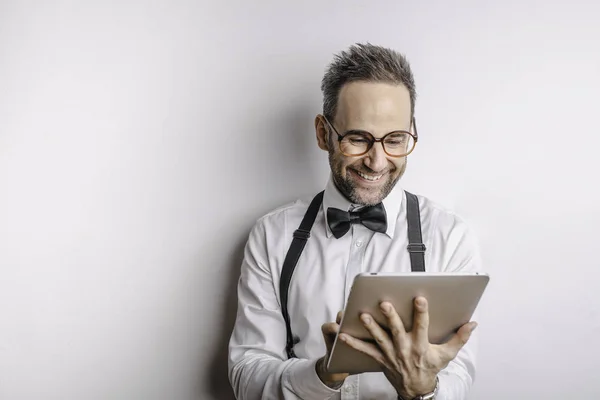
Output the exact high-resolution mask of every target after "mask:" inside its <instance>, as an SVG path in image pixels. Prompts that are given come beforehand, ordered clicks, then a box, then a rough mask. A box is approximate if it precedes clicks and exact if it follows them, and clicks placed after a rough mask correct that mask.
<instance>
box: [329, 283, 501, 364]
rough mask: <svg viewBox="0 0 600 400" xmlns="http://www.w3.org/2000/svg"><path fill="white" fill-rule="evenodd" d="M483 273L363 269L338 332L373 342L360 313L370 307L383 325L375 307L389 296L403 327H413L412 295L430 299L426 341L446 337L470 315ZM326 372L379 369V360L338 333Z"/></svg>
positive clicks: (482, 286) (479, 293)
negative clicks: (366, 271) (366, 270)
mask: <svg viewBox="0 0 600 400" xmlns="http://www.w3.org/2000/svg"><path fill="white" fill-rule="evenodd" d="M488 281H489V276H488V275H487V274H483V273H428V272H408V273H381V274H376V273H363V274H359V275H357V276H356V277H355V278H354V282H353V284H352V288H351V289H350V295H349V296H348V302H347V303H346V308H345V309H344V312H343V316H342V321H341V323H340V332H341V333H347V334H348V335H351V336H353V337H355V338H358V339H362V340H366V341H371V342H374V341H373V339H372V337H371V335H370V334H369V332H368V331H367V330H366V328H365V327H364V326H363V324H362V322H361V320H360V318H359V316H360V315H361V314H362V313H365V312H366V313H369V314H371V315H372V316H373V318H374V319H375V321H377V322H378V323H379V324H380V325H382V327H384V329H387V324H386V318H385V316H384V315H383V313H382V312H381V310H380V308H379V304H381V302H383V301H389V302H390V303H392V304H393V305H394V307H395V308H396V311H397V312H398V314H399V315H400V318H402V321H403V322H404V326H405V328H406V330H407V331H410V330H411V328H412V322H413V307H414V306H413V304H414V299H415V297H418V296H423V297H425V298H426V299H427V301H428V304H429V342H430V343H433V344H441V343H444V342H446V341H447V340H448V339H449V338H450V337H451V336H452V335H453V334H454V333H455V332H456V331H457V330H458V328H460V327H461V326H462V325H464V324H466V323H467V322H469V321H470V319H471V317H472V316H473V313H474V312H475V309H476V308H477V304H478V303H479V300H480V298H481V296H482V295H483V292H484V290H485V288H486V286H487V284H488ZM327 369H328V371H329V372H332V373H337V372H340V373H341V372H347V373H361V372H378V371H381V369H380V367H379V365H378V364H377V362H375V360H373V359H372V358H371V357H369V356H366V355H364V354H363V353H360V352H358V351H356V350H354V349H352V348H351V347H349V346H348V345H347V344H345V343H344V342H342V341H341V340H338V338H337V337H336V339H335V342H334V344H333V348H332V352H331V357H330V358H329V363H328V364H327Z"/></svg>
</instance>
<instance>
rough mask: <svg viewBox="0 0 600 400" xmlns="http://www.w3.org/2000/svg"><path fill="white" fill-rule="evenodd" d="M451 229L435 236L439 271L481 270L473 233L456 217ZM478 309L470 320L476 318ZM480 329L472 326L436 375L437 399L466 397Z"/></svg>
mask: <svg viewBox="0 0 600 400" xmlns="http://www.w3.org/2000/svg"><path fill="white" fill-rule="evenodd" d="M452 217H453V221H452V223H451V224H450V229H447V230H446V232H443V231H441V232H440V233H441V235H440V236H439V237H438V239H439V240H440V243H438V244H437V245H439V246H442V247H443V248H444V251H443V252H441V257H442V258H441V260H439V262H440V265H441V270H442V271H444V272H477V271H481V257H480V253H479V245H478V243H477V240H476V238H475V235H474V234H473V232H472V231H471V230H470V229H469V228H468V227H467V225H466V224H465V223H464V222H463V221H462V220H461V219H460V218H458V217H457V216H452ZM477 314H478V312H477V310H476V311H475V314H474V315H473V318H472V320H474V321H476V320H477ZM478 340H479V331H478V329H475V331H474V332H473V333H472V335H471V338H470V339H469V341H468V342H467V344H466V345H465V346H464V347H463V348H462V349H461V350H460V352H459V353H458V355H457V356H456V358H455V359H454V360H452V361H451V362H450V364H448V366H447V367H446V368H445V369H443V370H442V371H441V372H440V374H439V375H438V377H439V381H440V386H439V392H438V395H437V396H436V400H466V399H467V398H468V395H469V391H470V390H471V387H472V385H473V382H474V380H475V362H476V353H477V347H478Z"/></svg>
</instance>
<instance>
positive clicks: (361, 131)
mask: <svg viewBox="0 0 600 400" xmlns="http://www.w3.org/2000/svg"><path fill="white" fill-rule="evenodd" d="M396 132H397V133H401V132H402V133H409V131H407V130H404V129H395V130H393V131H389V132H387V133H384V134H383V135H381V137H383V136H385V135H389V134H390V133H396ZM350 133H368V134H369V135H371V136H373V137H375V135H373V133H372V132H369V131H366V130H364V129H349V130H347V131H344V132H342V133H341V135H342V136H344V135H348V134H350Z"/></svg>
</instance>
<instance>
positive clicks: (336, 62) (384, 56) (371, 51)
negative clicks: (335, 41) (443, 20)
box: [321, 43, 417, 120]
mask: <svg viewBox="0 0 600 400" xmlns="http://www.w3.org/2000/svg"><path fill="white" fill-rule="evenodd" d="M355 81H364V82H384V83H391V84H402V85H404V86H405V87H406V88H407V89H408V92H409V94H410V115H411V117H412V116H413V115H414V112H415V100H416V97H417V92H416V90H415V79H414V77H413V73H412V71H411V69H410V64H409V62H408V60H407V59H406V57H405V56H404V55H402V54H400V53H399V52H397V51H395V50H392V49H388V48H385V47H381V46H375V45H372V44H370V43H366V44H361V43H357V44H355V45H352V46H350V48H349V49H348V50H347V51H342V52H341V53H339V54H336V55H335V56H334V59H333V61H332V62H331V64H329V66H328V68H327V70H326V72H325V75H324V76H323V80H322V81H321V91H322V92H323V114H324V115H325V117H327V118H328V119H331V120H333V119H334V118H335V115H336V111H337V103H338V99H339V95H340V90H341V89H342V86H344V85H345V84H346V83H349V82H355Z"/></svg>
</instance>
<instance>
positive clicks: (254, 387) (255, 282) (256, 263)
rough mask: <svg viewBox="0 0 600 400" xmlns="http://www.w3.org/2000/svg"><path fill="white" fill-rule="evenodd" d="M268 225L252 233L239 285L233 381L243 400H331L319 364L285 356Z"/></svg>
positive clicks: (231, 351)
mask: <svg viewBox="0 0 600 400" xmlns="http://www.w3.org/2000/svg"><path fill="white" fill-rule="evenodd" d="M266 236H267V235H266V229H265V221H264V219H263V220H260V221H258V223H257V224H256V225H255V227H254V228H253V230H252V232H251V233H250V237H249V239H248V242H247V244H246V247H245V251H244V260H243V262H242V268H241V275H240V279H239V282H238V310H237V316H236V321H235V326H234V329H233V333H232V335H231V339H230V342H229V381H230V382H231V385H232V387H233V390H234V393H235V396H236V399H238V400H259V399H330V398H331V397H332V396H335V395H336V394H337V393H339V390H333V389H330V388H329V387H327V386H326V385H325V384H323V383H322V382H321V380H320V379H319V377H318V376H317V373H316V370H315V364H316V361H317V360H305V359H290V360H287V359H286V358H287V357H286V356H285V340H286V329H285V322H284V319H283V316H282V314H281V308H280V305H279V300H278V296H277V293H278V291H277V290H276V289H275V288H276V286H277V285H278V282H274V281H273V275H272V274H271V268H270V265H269V257H268V249H267V239H266Z"/></svg>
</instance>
